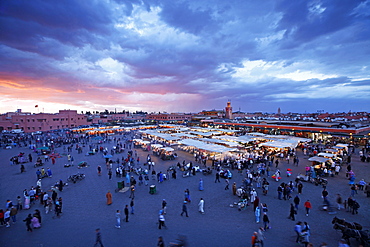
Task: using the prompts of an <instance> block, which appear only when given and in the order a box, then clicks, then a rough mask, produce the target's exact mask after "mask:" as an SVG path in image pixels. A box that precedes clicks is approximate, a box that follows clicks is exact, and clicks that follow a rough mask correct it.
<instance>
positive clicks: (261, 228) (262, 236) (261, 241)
mask: <svg viewBox="0 0 370 247" xmlns="http://www.w3.org/2000/svg"><path fill="white" fill-rule="evenodd" d="M263 232H264V230H263V227H260V228H258V232H257V234H258V235H257V237H258V241H259V244H260V247H263V241H264V240H265V238H266V237H265V234H264V233H263Z"/></svg>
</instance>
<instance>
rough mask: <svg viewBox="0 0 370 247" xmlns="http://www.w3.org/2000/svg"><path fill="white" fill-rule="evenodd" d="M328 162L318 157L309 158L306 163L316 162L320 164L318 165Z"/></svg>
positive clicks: (326, 159)
mask: <svg viewBox="0 0 370 247" xmlns="http://www.w3.org/2000/svg"><path fill="white" fill-rule="evenodd" d="M328 160H329V159H328V158H324V157H318V156H314V157H311V158H309V159H308V161H316V162H320V163H324V162H326V161H328Z"/></svg>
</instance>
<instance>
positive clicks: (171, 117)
mask: <svg viewBox="0 0 370 247" xmlns="http://www.w3.org/2000/svg"><path fill="white" fill-rule="evenodd" d="M192 116H193V115H192V114H185V113H158V114H157V113H151V114H148V115H146V119H148V120H156V121H165V122H170V121H189V120H191V118H192Z"/></svg>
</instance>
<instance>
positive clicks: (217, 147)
mask: <svg viewBox="0 0 370 247" xmlns="http://www.w3.org/2000/svg"><path fill="white" fill-rule="evenodd" d="M179 143H180V144H183V145H186V146H192V147H195V148H197V149H202V150H206V151H210V152H216V153H223V152H231V151H234V150H235V149H234V148H228V147H225V146H221V145H215V144H207V143H205V142H202V141H197V140H191V139H185V140H181V141H179Z"/></svg>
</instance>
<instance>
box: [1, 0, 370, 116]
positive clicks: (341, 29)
mask: <svg viewBox="0 0 370 247" xmlns="http://www.w3.org/2000/svg"><path fill="white" fill-rule="evenodd" d="M369 10H370V1H357V0H354V1H352V0H351V1H349V0H345V1H340V4H339V3H338V2H337V1H334V0H325V1H318V0H314V1H302V0H298V1H288V0H286V1H285V0H283V1H280V0H279V1H273V0H266V1H249V0H246V1H240V0H230V1H223V0H199V1H185V0H184V1H181V0H176V1H170V0H114V1H72V0H67V1H40V0H36V1H18V0H14V1H2V2H1V3H0V14H1V15H0V29H1V32H2V34H1V35H0V87H1V86H2V87H3V88H2V90H3V94H2V95H5V94H4V92H6V95H7V97H10V96H8V95H12V92H13V91H12V90H13V89H14V88H17V90H18V89H20V88H24V87H30V89H31V90H39V89H45V92H47V93H45V95H43V96H42V97H43V99H44V100H45V101H47V100H50V102H57V103H60V102H62V100H63V98H66V96H65V94H66V93H67V94H68V100H69V101H71V102H73V98H74V97H76V98H79V100H76V105H79V106H80V105H84V103H83V102H85V101H86V102H88V103H86V105H88V104H93V105H96V104H97V105H111V103H112V102H114V103H115V104H129V105H134V106H135V105H140V106H142V104H147V103H148V102H152V101H153V99H154V101H155V104H154V103H153V102H152V103H149V104H148V106H147V107H148V108H150V110H155V109H154V106H155V107H164V108H166V107H168V109H170V108H169V105H175V104H171V103H175V102H177V101H178V102H186V103H184V104H181V106H182V105H183V108H181V109H179V110H178V111H181V110H186V111H197V110H199V107H200V105H202V108H223V107H224V104H225V101H226V100H228V99H231V100H232V102H233V104H234V103H235V104H236V105H237V106H240V107H241V108H242V109H244V110H249V111H253V109H256V110H257V109H258V110H263V109H266V110H270V109H276V107H275V105H276V104H280V105H281V106H284V108H285V109H288V107H291V108H292V109H297V108H298V106H305V104H304V103H302V102H305V100H307V102H313V101H315V104H317V105H319V104H324V105H325V104H326V102H329V101H330V100H331V99H333V100H335V101H336V100H337V99H336V97H345V98H346V101H351V100H352V99H356V102H357V103H359V102H362V105H366V103H369V99H366V95H368V92H369V90H370V88H369V78H370V76H369V75H370V73H369V69H370V68H369V64H370V61H369V57H370V56H368V54H370V45H369V38H370V18H369V15H370V14H369V13H370V11H369ZM14 90H15V89H14ZM102 92H104V96H101V97H99V94H101V93H102ZM315 92H317V94H315ZM17 93H18V91H14V92H13V94H14V95H16V94H17ZM47 95H50V96H47ZM89 95H90V96H91V97H89ZM44 97H45V98H44ZM369 98H370V97H369ZM187 99H191V100H189V101H187ZM298 99H300V101H299V104H298V103H295V102H296V101H298ZM316 101H317V102H320V103H316ZM77 102H78V103H77ZM143 102H144V103H143ZM243 104H244V105H243ZM330 104H331V103H330ZM312 105H314V104H312ZM368 105H370V104H368ZM315 107H316V106H315ZM171 109H172V108H171ZM144 110H145V109H144ZM162 110H163V108H162ZM164 110H165V109H164ZM174 110H175V109H174Z"/></svg>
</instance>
